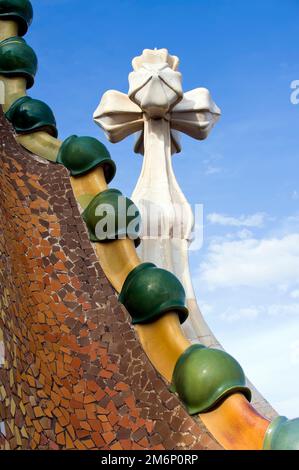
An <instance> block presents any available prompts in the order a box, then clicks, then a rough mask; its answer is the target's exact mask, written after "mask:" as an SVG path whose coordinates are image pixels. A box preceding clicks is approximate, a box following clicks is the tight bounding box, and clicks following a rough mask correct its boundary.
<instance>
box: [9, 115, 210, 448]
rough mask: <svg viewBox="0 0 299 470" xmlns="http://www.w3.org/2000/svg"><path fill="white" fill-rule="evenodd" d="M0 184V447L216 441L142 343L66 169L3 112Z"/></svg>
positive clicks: (206, 444)
mask: <svg viewBox="0 0 299 470" xmlns="http://www.w3.org/2000/svg"><path fill="white" fill-rule="evenodd" d="M0 191H1V195H0V196H1V197H0V331H1V340H3V342H4V351H5V364H4V365H3V366H0V420H1V421H3V422H4V424H5V435H4V434H1V433H0V449H51V450H58V449H78V450H86V449H113V450H121V449H128V450H129V449H138V450H144V449H156V450H164V449H193V448H194V449H195V448H198V449H199V448H200V449H206V448H208V449H212V448H213V449H214V448H219V446H218V444H217V443H215V441H214V439H213V438H212V437H211V436H210V435H209V433H208V432H207V430H206V429H205V428H204V426H203V425H202V424H201V423H200V422H199V420H197V419H193V418H191V417H190V416H188V414H187V413H186V411H185V410H184V409H183V408H182V406H181V404H180V403H179V401H178V400H177V398H176V397H174V396H173V395H172V394H171V393H170V392H169V391H168V389H167V384H165V383H164V381H163V380H162V379H161V378H160V377H159V376H158V374H157V373H156V372H155V370H154V369H153V367H152V366H151V364H150V363H149V361H148V360H147V358H146V356H145V354H144V352H143V351H142V349H141V346H140V344H139V342H138V339H137V337H136V334H135V331H134V329H133V327H132V326H131V324H130V320H129V317H128V315H127V313H126V312H125V311H124V309H123V308H122V307H121V306H120V305H119V304H118V301H117V297H116V295H115V292H114V291H113V289H112V287H111V286H110V284H109V282H108V281H107V279H106V277H105V275H104V274H103V272H102V270H101V267H100V266H99V263H98V260H97V258H96V256H95V253H94V250H93V247H92V246H91V244H90V242H89V239H88V235H87V231H86V229H85V226H84V224H83V222H82V219H81V216H80V213H79V209H78V206H77V203H76V201H75V199H74V196H73V193H72V190H71V186H70V181H69V175H68V172H67V170H66V169H64V168H63V167H62V166H59V165H55V164H52V163H49V162H43V161H41V160H40V159H37V158H36V157H35V156H33V155H31V154H29V153H27V152H25V151H24V150H22V149H21V148H20V147H19V146H18V144H17V143H16V141H15V139H14V137H13V134H12V131H11V127H10V125H9V124H8V123H7V122H6V121H5V119H4V118H3V116H2V115H1V117H0ZM1 429H3V427H1Z"/></svg>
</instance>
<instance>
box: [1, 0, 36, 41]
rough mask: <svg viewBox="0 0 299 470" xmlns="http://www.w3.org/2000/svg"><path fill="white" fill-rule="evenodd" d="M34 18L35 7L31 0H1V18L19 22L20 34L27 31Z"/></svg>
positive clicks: (22, 34)
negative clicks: (33, 7)
mask: <svg viewBox="0 0 299 470" xmlns="http://www.w3.org/2000/svg"><path fill="white" fill-rule="evenodd" d="M32 18H33V9H32V5H31V3H30V2H29V0H0V19H1V20H11V21H15V22H16V23H18V27H19V35H20V36H24V34H26V33H27V30H28V28H29V26H30V25H31V23H32Z"/></svg>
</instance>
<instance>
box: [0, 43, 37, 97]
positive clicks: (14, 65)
mask: <svg viewBox="0 0 299 470" xmlns="http://www.w3.org/2000/svg"><path fill="white" fill-rule="evenodd" d="M36 72H37V57H36V55H35V52H34V51H33V49H31V47H30V46H28V44H27V43H26V42H25V41H24V39H22V38H19V37H13V38H9V39H5V40H4V41H1V42H0V75H4V76H7V77H25V78H26V80H27V88H31V87H32V85H33V84H34V77H35V74H36Z"/></svg>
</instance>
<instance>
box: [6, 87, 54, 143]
mask: <svg viewBox="0 0 299 470" xmlns="http://www.w3.org/2000/svg"><path fill="white" fill-rule="evenodd" d="M6 117H7V119H8V120H9V121H10V122H11V123H12V125H13V126H14V128H15V131H16V132H17V133H18V134H27V133H31V132H37V131H44V132H47V133H48V134H50V135H52V136H53V137H57V128H56V120H55V117H54V114H53V112H52V110H51V108H50V107H49V106H48V105H47V104H46V103H44V102H43V101H40V100H34V99H32V98H29V96H23V97H22V98H19V99H17V100H16V101H15V102H14V103H13V104H12V105H11V107H10V108H9V110H8V111H7V112H6Z"/></svg>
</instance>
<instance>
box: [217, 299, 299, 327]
mask: <svg viewBox="0 0 299 470" xmlns="http://www.w3.org/2000/svg"><path fill="white" fill-rule="evenodd" d="M266 315H267V316H270V317H274V316H276V317H277V316H279V317H280V318H282V317H285V316H289V317H290V316H295V315H297V316H298V317H299V304H298V303H297V304H296V303H295V304H281V303H280V304H270V305H251V306H249V307H241V308H238V307H234V308H233V307H230V308H228V309H227V310H225V311H224V312H223V313H222V314H221V315H220V318H221V319H222V320H224V321H226V322H228V323H232V322H235V321H239V320H246V319H247V320H251V319H255V318H257V317H258V316H263V317H265V316H266Z"/></svg>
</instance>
